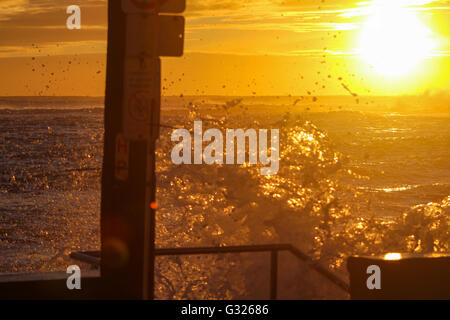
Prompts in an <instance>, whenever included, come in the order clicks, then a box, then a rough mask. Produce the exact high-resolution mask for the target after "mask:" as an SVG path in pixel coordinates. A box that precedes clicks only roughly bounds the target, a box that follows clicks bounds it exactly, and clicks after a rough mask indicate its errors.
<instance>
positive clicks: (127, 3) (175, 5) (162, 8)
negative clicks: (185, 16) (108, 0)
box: [122, 0, 186, 14]
mask: <svg viewBox="0 0 450 320" xmlns="http://www.w3.org/2000/svg"><path fill="white" fill-rule="evenodd" d="M158 5H159V9H158V13H182V12H183V11H184V10H185V9H186V0H122V10H123V11H124V12H125V13H131V14H133V13H146V12H147V13H150V12H154V11H155V10H157V9H156V8H157V6H158Z"/></svg>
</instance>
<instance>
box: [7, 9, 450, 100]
mask: <svg viewBox="0 0 450 320" xmlns="http://www.w3.org/2000/svg"><path fill="white" fill-rule="evenodd" d="M73 4H76V5H79V6H80V7H81V10H82V30H68V29H66V19H67V17H68V15H67V14H66V12H65V11H66V8H67V6H69V5H73ZM106 4H107V1H106V0H82V1H81V0H69V1H67V0H58V1H51V0H0V74H1V77H0V95H1V96H13V95H71V96H73V95H76V96H101V95H103V92H104V85H105V84H104V76H105V55H106V32H107V27H106V24H107V6H106ZM185 16H186V18H187V26H186V41H185V54H184V56H183V57H182V58H164V60H163V78H164V79H165V81H163V86H164V94H165V95H180V94H184V95H202V94H208V95H289V94H291V95H304V94H306V93H307V92H308V91H310V92H313V93H314V94H315V95H346V94H349V92H354V93H357V94H358V95H392V94H394V95H398V94H422V93H424V92H426V91H447V90H449V88H450V80H449V79H450V77H449V75H450V71H449V70H450V1H424V0H409V1H407V0H376V1H365V2H360V1H351V0H221V1H219V0H187V11H186V12H185Z"/></svg>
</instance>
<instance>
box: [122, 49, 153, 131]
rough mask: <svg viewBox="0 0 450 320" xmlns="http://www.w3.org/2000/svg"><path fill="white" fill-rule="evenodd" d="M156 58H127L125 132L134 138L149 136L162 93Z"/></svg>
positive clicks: (124, 108)
mask: <svg viewBox="0 0 450 320" xmlns="http://www.w3.org/2000/svg"><path fill="white" fill-rule="evenodd" d="M155 60H156V58H149V57H144V56H143V57H141V58H126V60H125V74H124V81H125V83H124V86H125V92H124V101H123V133H124V135H125V137H126V138H127V139H130V140H148V139H149V138H150V137H151V133H152V128H151V126H152V122H153V120H154V119H152V118H153V114H154V112H155V109H156V108H158V107H159V106H158V105H157V102H158V100H157V98H158V95H159V94H160V91H159V89H158V88H157V87H156V86H157V84H159V82H158V81H156V78H157V77H160V74H159V73H158V72H157V69H156V67H157V64H156V61H155Z"/></svg>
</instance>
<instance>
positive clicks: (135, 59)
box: [101, 0, 185, 299]
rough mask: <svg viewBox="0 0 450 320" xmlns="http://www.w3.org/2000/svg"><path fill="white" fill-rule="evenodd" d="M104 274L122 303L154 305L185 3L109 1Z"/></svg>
mask: <svg viewBox="0 0 450 320" xmlns="http://www.w3.org/2000/svg"><path fill="white" fill-rule="evenodd" d="M108 5H109V6H108V7H109V9H108V10H109V28H108V64H107V85H106V97H105V151H104V162H103V176H102V210H101V221H102V222H101V225H102V250H101V252H102V257H101V271H102V278H103V279H104V280H106V281H105V283H108V285H109V286H110V289H111V290H109V291H111V294H112V295H113V297H115V298H132V299H139V298H144V299H146V298H148V299H152V298H153V291H154V250H155V244H154V242H155V209H156V207H157V206H156V205H155V197H156V178H155V142H156V140H157V139H158V136H159V127H158V126H159V117H160V101H161V61H160V57H161V56H181V55H182V54H183V43H184V24H185V22H184V17H182V16H176V15H166V16H165V15H161V14H160V13H171V14H173V13H181V12H183V11H184V9H185V0H122V1H121V2H120V1H118V0H109V3H108Z"/></svg>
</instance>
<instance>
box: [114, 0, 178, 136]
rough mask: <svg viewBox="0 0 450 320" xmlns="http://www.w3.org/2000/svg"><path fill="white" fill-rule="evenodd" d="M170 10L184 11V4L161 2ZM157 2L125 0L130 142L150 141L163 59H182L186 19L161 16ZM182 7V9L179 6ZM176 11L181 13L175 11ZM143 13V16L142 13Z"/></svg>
mask: <svg viewBox="0 0 450 320" xmlns="http://www.w3.org/2000/svg"><path fill="white" fill-rule="evenodd" d="M160 2H161V5H163V4H166V5H169V6H174V7H172V8H171V7H168V9H177V10H178V9H181V8H183V6H181V5H180V4H181V3H182V2H181V1H160ZM157 4H158V3H157V2H156V1H137V0H123V1H122V8H123V9H124V12H126V49H125V55H126V57H125V65H124V68H125V72H124V75H125V94H124V106H125V107H124V116H123V133H124V135H125V137H126V138H127V139H130V140H150V139H152V138H153V139H154V138H155V137H152V136H151V135H152V134H151V132H152V129H151V127H152V126H154V125H156V124H157V123H158V121H157V119H156V118H157V117H159V113H158V110H159V106H158V105H156V102H157V101H156V99H155V96H159V95H160V92H159V90H160V88H158V87H157V85H158V84H159V83H158V82H157V81H155V79H157V78H159V77H160V75H159V68H158V61H157V59H159V57H160V56H173V57H175V56H181V55H182V54H183V44H184V24H185V22H184V17H182V16H164V15H157V14H156V11H154V10H155V9H157V8H158V6H157ZM177 6H178V7H177ZM172 11H173V12H178V11H176V10H172ZM138 13H139V14H138Z"/></svg>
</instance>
